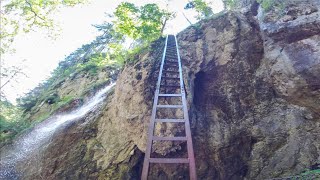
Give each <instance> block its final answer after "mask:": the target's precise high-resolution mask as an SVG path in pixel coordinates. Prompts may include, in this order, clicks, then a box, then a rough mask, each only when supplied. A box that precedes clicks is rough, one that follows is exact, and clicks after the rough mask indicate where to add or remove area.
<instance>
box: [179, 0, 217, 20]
mask: <svg viewBox="0 0 320 180" xmlns="http://www.w3.org/2000/svg"><path fill="white" fill-rule="evenodd" d="M185 9H195V10H196V11H197V13H198V15H197V16H196V18H197V19H198V20H201V19H204V18H208V17H210V16H212V15H213V11H212V8H211V7H210V6H209V4H208V3H207V2H206V1H204V0H192V1H189V3H188V4H187V5H186V6H185Z"/></svg>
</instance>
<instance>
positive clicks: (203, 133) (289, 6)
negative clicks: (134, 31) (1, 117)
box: [23, 0, 320, 179]
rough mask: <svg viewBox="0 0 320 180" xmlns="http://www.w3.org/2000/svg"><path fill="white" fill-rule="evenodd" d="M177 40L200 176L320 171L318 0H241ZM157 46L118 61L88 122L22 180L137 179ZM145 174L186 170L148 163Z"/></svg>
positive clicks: (165, 175)
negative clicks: (273, 3)
mask: <svg viewBox="0 0 320 180" xmlns="http://www.w3.org/2000/svg"><path fill="white" fill-rule="evenodd" d="M243 2H244V1H243ZM246 2H247V1H246ZM177 38H178V43H179V46H180V55H181V60H182V66H183V73H184V83H185V87H186V90H187V99H188V107H189V114H190V121H191V125H192V135H193V142H194V151H195V157H196V167H197V174H198V177H199V179H268V178H276V177H285V176H290V175H295V174H300V173H301V172H302V171H303V170H304V169H306V168H319V164H320V133H319V132H320V78H319V77H320V3H319V1H317V0H302V1H294V0H288V1H287V2H285V3H284V4H282V6H281V7H276V8H273V9H272V10H270V11H265V10H263V9H262V8H261V7H260V8H258V4H257V2H253V3H252V2H251V1H250V2H249V1H248V2H247V3H242V4H241V6H240V7H239V9H237V10H234V11H230V12H226V13H224V14H221V15H219V16H218V17H214V18H210V19H207V20H203V21H201V22H199V23H198V24H196V25H195V26H192V27H189V28H187V29H186V30H184V31H182V32H180V33H179V34H178V35H177ZM163 46H164V39H160V40H158V41H157V42H155V43H153V46H152V50H151V51H150V52H149V53H147V54H143V55H141V56H139V57H137V59H139V60H138V61H137V62H136V63H133V64H128V65H126V66H125V68H124V69H123V70H122V72H121V73H120V75H119V76H118V79H117V85H116V87H115V89H114V93H113V94H112V95H111V96H110V97H109V98H108V102H107V103H106V106H105V107H104V108H103V109H102V110H100V112H99V113H97V114H95V115H92V116H91V118H92V119H94V120H93V121H90V123H89V124H83V122H82V123H78V124H73V125H71V126H69V127H68V128H66V129H65V130H64V131H63V132H60V133H56V134H57V135H56V138H53V140H52V143H51V145H50V148H48V149H47V150H44V152H42V154H43V155H42V156H41V157H39V158H38V160H40V161H41V162H47V163H42V166H41V168H40V169H36V168H31V167H23V169H24V172H25V177H26V178H27V179H40V178H42V177H47V179H139V176H140V173H141V169H142V162H143V157H144V151H145V149H146V137H147V136H146V135H147V129H148V125H149V120H150V115H151V109H152V99H153V95H154V90H155V84H156V80H157V76H158V70H159V65H160V59H161V53H162V50H163ZM63 86H65V87H67V84H64V85H63ZM159 128H160V129H161V130H162V131H168V130H170V129H172V128H173V127H172V126H161V127H159ZM184 149H185V144H183V143H178V144H164V145H162V146H159V147H157V148H156V149H154V151H155V152H156V153H157V152H161V153H160V154H163V153H164V152H165V154H170V155H172V156H175V155H179V154H183V150H184ZM150 176H151V179H186V178H188V173H187V169H186V168H185V167H183V166H175V167H174V166H168V167H165V166H155V167H153V168H152V167H151V172H150Z"/></svg>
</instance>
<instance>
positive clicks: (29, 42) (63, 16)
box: [1, 0, 223, 103]
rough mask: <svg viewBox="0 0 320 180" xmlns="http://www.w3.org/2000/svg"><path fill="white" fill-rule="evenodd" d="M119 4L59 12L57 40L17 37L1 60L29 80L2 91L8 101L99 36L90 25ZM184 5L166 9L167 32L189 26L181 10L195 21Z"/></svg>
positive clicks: (177, 0)
mask: <svg viewBox="0 0 320 180" xmlns="http://www.w3.org/2000/svg"><path fill="white" fill-rule="evenodd" d="M122 1H123V0H121V1H119V0H118V1H115V0H92V1H91V3H90V4H86V5H79V6H76V7H73V8H63V9H61V11H60V12H59V13H58V14H56V17H57V19H56V20H57V21H59V22H60V24H61V29H62V31H61V33H60V36H59V37H58V39H56V40H52V39H50V38H48V37H47V34H46V33H45V32H41V31H38V32H31V33H28V34H25V35H21V36H18V37H17V38H16V39H15V43H14V46H13V47H14V48H15V49H16V53H14V54H12V55H3V56H2V57H1V58H2V59H1V60H2V61H4V62H5V64H7V65H20V66H21V64H23V65H22V66H23V67H24V72H25V74H26V75H27V76H28V77H22V78H20V80H19V83H16V84H14V83H12V86H7V87H5V88H4V89H3V91H4V93H5V94H6V96H7V98H8V100H9V101H11V102H12V103H14V102H15V99H16V98H17V97H19V96H23V94H24V93H26V92H28V91H30V90H31V89H33V88H34V87H36V86H37V85H38V84H39V83H40V82H41V81H44V80H45V79H47V78H48V77H49V76H50V72H51V71H53V70H54V69H55V68H56V67H57V65H58V63H59V62H60V61H62V60H63V59H64V58H65V57H66V56H67V55H69V54H70V53H71V52H73V51H74V50H76V49H77V48H79V47H81V46H82V45H83V44H86V43H89V42H91V41H92V40H93V39H94V38H95V37H96V36H97V35H98V32H97V31H96V30H95V28H94V27H93V26H92V24H99V23H102V22H103V21H104V20H105V19H106V16H105V13H112V12H113V11H114V9H115V8H116V6H117V5H118V4H119V3H120V2H122ZM211 1H212V7H213V11H214V13H217V12H220V11H222V10H223V3H222V1H221V0H211ZM130 2H132V3H134V4H136V5H143V4H145V3H158V4H160V5H161V6H162V7H163V8H164V7H165V2H166V1H164V0H156V1H148V0H131V1H130ZM187 3H188V0H170V1H169V9H171V10H173V11H175V12H177V17H176V18H175V19H174V20H172V21H171V22H169V23H168V25H167V28H168V29H167V30H166V32H167V33H177V32H179V31H181V30H183V29H185V28H186V27H187V26H189V23H188V22H187V20H186V19H185V18H184V17H183V15H182V13H181V12H182V11H184V13H185V14H186V16H187V17H188V18H189V19H190V20H191V21H192V22H196V20H195V19H194V18H193V17H194V15H195V13H194V12H193V11H192V10H184V9H183V8H184V6H185V5H186V4H187Z"/></svg>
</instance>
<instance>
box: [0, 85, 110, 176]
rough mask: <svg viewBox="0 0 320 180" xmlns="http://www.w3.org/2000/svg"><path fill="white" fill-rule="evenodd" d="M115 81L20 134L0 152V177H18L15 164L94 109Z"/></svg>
mask: <svg viewBox="0 0 320 180" xmlns="http://www.w3.org/2000/svg"><path fill="white" fill-rule="evenodd" d="M114 85H115V83H112V84H110V85H109V86H107V87H105V88H103V89H102V90H100V91H99V92H97V93H96V94H95V95H94V96H93V97H92V98H91V99H90V100H89V101H88V102H87V103H85V104H84V105H83V106H81V107H80V108H78V109H76V110H73V111H71V112H68V113H66V114H60V115H59V114H58V115H55V116H53V117H50V118H48V119H46V120H45V121H43V122H41V123H39V124H38V125H36V126H35V127H34V128H33V129H32V130H31V131H30V132H28V133H26V134H24V135H22V136H20V137H19V139H17V140H16V142H15V143H14V144H13V145H12V147H10V149H9V150H6V152H1V160H0V179H19V175H18V174H19V173H17V172H16V169H15V165H16V164H17V163H19V162H22V161H24V160H25V159H26V158H29V156H30V155H31V154H32V153H34V152H35V151H36V150H38V149H39V148H40V147H44V146H46V145H48V144H49V143H50V139H51V137H52V136H53V134H54V132H55V131H57V130H58V129H60V128H63V127H64V126H66V125H68V124H70V123H72V122H75V121H77V120H80V119H81V118H83V117H84V116H85V115H86V114H88V113H89V112H91V111H93V110H94V109H96V108H97V107H98V106H99V105H101V104H102V103H101V102H102V101H103V100H104V99H105V97H106V94H107V92H108V91H109V90H110V89H111V88H112V87H113V86H114Z"/></svg>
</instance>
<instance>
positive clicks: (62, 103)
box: [50, 96, 76, 114]
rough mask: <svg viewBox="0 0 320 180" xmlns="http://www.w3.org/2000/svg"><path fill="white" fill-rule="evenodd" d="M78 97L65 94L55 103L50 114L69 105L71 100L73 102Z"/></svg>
mask: <svg viewBox="0 0 320 180" xmlns="http://www.w3.org/2000/svg"><path fill="white" fill-rule="evenodd" d="M75 99H76V98H75V97H74V96H64V97H62V98H61V99H60V100H59V101H58V102H56V103H54V104H53V108H52V110H51V112H50V114H52V113H54V112H55V111H56V110H58V109H61V108H63V107H65V106H67V105H69V104H70V103H71V102H73V101H74V100H75Z"/></svg>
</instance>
